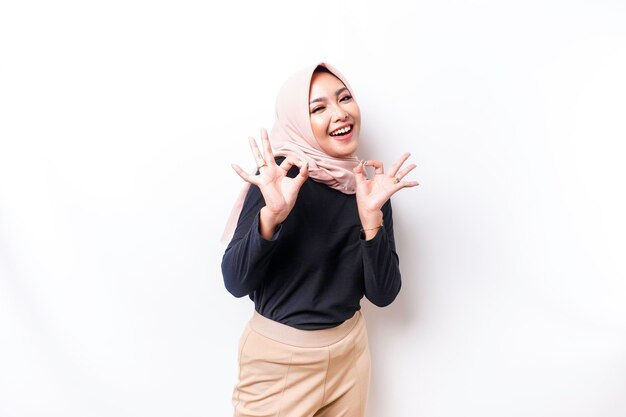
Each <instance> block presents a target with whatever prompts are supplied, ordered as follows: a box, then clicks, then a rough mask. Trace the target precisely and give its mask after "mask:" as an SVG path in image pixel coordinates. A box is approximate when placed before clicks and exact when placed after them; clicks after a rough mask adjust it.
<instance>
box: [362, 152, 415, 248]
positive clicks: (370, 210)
mask: <svg viewBox="0 0 626 417" xmlns="http://www.w3.org/2000/svg"><path fill="white" fill-rule="evenodd" d="M409 156H411V154H410V153H408V152H406V153H405V154H403V155H402V156H401V157H400V159H399V160H398V161H397V162H396V163H395V164H393V165H392V166H391V168H390V169H389V171H388V172H387V173H385V171H384V169H383V163H382V162H380V161H365V162H363V163H361V164H359V165H358V166H357V167H356V168H354V169H353V172H354V175H355V179H356V202H357V206H358V210H359V217H360V219H361V225H362V226H363V229H364V230H365V229H374V230H373V231H372V232H373V233H367V231H366V233H365V235H366V239H370V238H371V237H368V235H370V236H372V237H373V236H374V235H376V232H377V231H378V229H377V228H378V227H379V226H380V225H381V223H382V219H383V214H382V212H381V208H382V206H383V204H385V202H386V201H387V200H389V199H390V198H391V196H392V195H393V194H395V193H396V192H398V191H399V190H401V189H403V188H407V187H415V186H417V185H419V183H418V182H417V181H402V179H403V178H404V177H405V176H406V175H407V174H408V173H409V172H411V171H412V170H413V169H414V168H415V166H416V165H415V164H410V165H408V166H407V167H405V168H402V169H400V168H401V167H402V164H404V162H405V161H406V160H407V159H408V158H409ZM364 166H373V167H374V176H373V177H372V178H367V173H366V172H365V168H364Z"/></svg>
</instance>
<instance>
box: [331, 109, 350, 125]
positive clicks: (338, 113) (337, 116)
mask: <svg viewBox="0 0 626 417" xmlns="http://www.w3.org/2000/svg"><path fill="white" fill-rule="evenodd" d="M347 118H348V112H347V111H345V110H344V109H342V108H341V107H340V106H337V107H335V111H334V112H333V121H334V122H340V121H343V120H346V119H347Z"/></svg>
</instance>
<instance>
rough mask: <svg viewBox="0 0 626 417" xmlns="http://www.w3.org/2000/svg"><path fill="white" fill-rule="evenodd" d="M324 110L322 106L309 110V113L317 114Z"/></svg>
mask: <svg viewBox="0 0 626 417" xmlns="http://www.w3.org/2000/svg"><path fill="white" fill-rule="evenodd" d="M325 108H326V107H324V106H318V107H315V108H314V109H313V110H311V113H319V112H321V111H322V110H324V109H325Z"/></svg>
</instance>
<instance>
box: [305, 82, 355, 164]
mask: <svg viewBox="0 0 626 417" xmlns="http://www.w3.org/2000/svg"><path fill="white" fill-rule="evenodd" d="M309 115H310V118H311V127H312V128H313V134H314V135H315V139H317V143H319V145H320V147H321V148H322V149H323V150H324V152H326V154H328V155H329V156H333V157H336V158H344V157H349V156H353V155H354V153H355V152H356V148H357V145H358V142H359V131H360V128H361V111H360V110H359V106H358V105H357V104H356V101H354V99H353V98H352V95H351V94H350V91H348V89H347V88H346V86H345V85H343V83H342V82H341V81H340V80H339V79H338V78H337V77H335V76H334V75H332V74H328V73H326V72H316V73H313V77H312V78H311V89H310V91H309Z"/></svg>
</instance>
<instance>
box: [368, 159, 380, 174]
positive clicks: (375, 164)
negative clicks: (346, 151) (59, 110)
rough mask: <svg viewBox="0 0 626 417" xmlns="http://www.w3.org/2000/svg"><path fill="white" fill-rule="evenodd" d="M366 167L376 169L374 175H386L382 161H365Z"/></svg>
mask: <svg viewBox="0 0 626 417" xmlns="http://www.w3.org/2000/svg"><path fill="white" fill-rule="evenodd" d="M365 165H366V166H368V167H374V174H384V173H385V170H384V169H383V163H382V162H380V161H375V160H370V161H365Z"/></svg>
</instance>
